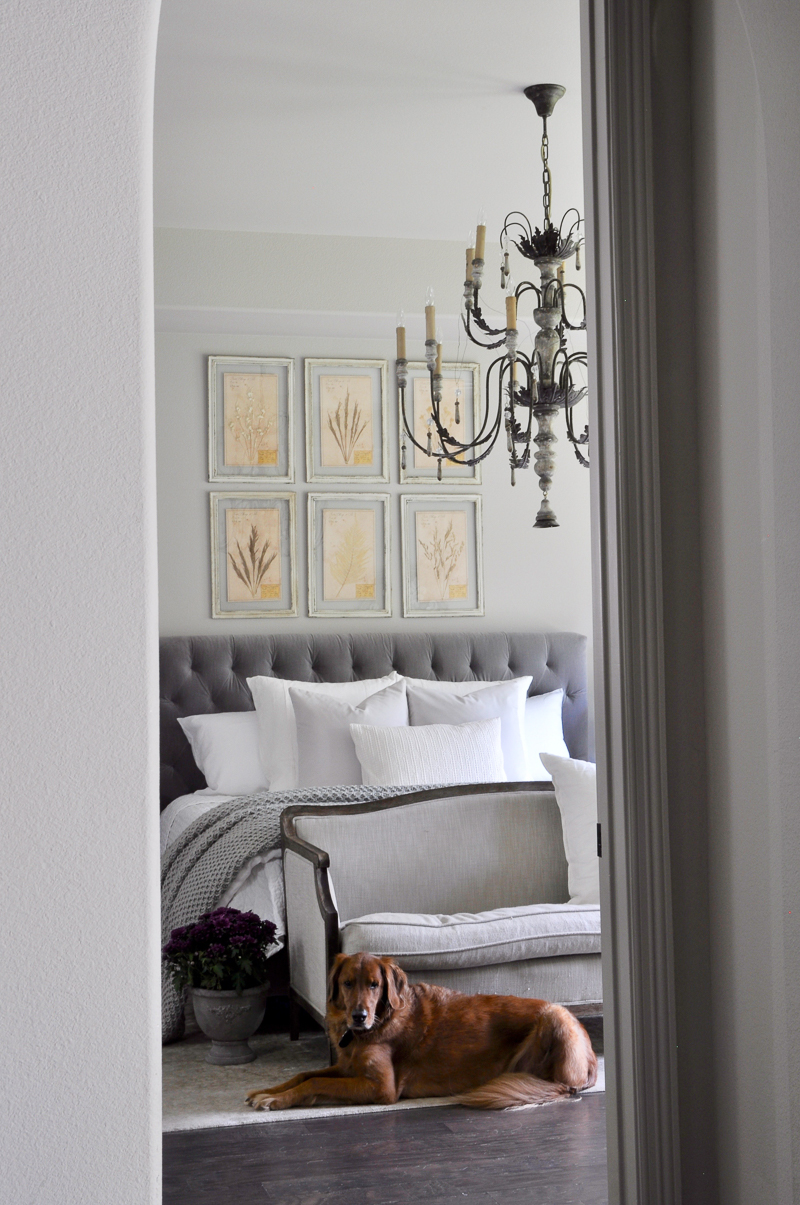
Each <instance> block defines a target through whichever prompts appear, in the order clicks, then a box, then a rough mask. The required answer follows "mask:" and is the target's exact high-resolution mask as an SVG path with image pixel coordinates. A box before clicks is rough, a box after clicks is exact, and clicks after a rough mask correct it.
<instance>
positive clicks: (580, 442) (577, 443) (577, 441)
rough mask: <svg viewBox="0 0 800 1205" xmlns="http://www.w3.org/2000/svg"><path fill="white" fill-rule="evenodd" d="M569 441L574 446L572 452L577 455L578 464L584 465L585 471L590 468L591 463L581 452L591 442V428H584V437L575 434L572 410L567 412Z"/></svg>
mask: <svg viewBox="0 0 800 1205" xmlns="http://www.w3.org/2000/svg"><path fill="white" fill-rule="evenodd" d="M567 439H568V440H569V442H570V443H571V444H572V450H573V452H574V453H575V458H576V460H577V461H578V464H581V465H583V467H584V468H585V469H588V468H589V461H588V460H587V459H586V457H585V456H584V455H583V453H582V452H581V451H580V449H581V448H582V447H585V445H586V444H588V442H589V427H588V425H587V426H586V427H584V429H583V434H582V435H576V434H575V428H574V426H573V423H572V409H571V408H570V409H568V410H567Z"/></svg>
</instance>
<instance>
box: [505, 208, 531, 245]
mask: <svg viewBox="0 0 800 1205" xmlns="http://www.w3.org/2000/svg"><path fill="white" fill-rule="evenodd" d="M510 218H522V219H523V220H522V221H521V222H512V221H509V219H510ZM515 226H519V228H520V230H522V231H524V232H525V234H526V236H527V238H528V240H529V241H530V240H531V239H532V238H533V227H532V226H531V223H530V219H529V218H528V216H527V214H524V213H523V212H522V210H521V209H512V210H511V213H508V214H506V220H505V221H504V222H503V229H502V231H501V232H500V237H501V239H502V236H503V235H504V234H508V233H509V231H511V230H513V228H514V227H515Z"/></svg>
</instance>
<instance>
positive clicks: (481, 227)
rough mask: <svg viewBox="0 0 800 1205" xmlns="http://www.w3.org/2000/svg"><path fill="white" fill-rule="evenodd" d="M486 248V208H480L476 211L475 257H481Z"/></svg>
mask: <svg viewBox="0 0 800 1205" xmlns="http://www.w3.org/2000/svg"><path fill="white" fill-rule="evenodd" d="M485 249H486V210H485V209H481V210H480V212H479V213H478V225H477V229H476V231H475V258H476V259H483V253H484V251H485Z"/></svg>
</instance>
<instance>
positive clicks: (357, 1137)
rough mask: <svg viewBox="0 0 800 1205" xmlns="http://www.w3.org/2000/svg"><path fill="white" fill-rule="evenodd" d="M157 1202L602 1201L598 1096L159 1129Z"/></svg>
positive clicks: (591, 1204)
mask: <svg viewBox="0 0 800 1205" xmlns="http://www.w3.org/2000/svg"><path fill="white" fill-rule="evenodd" d="M163 1200H164V1205H227V1203H228V1202H234V1203H235V1205H354V1202H357V1205H395V1202H397V1203H402V1205H414V1203H415V1202H420V1203H424V1205H455V1203H456V1202H458V1205H464V1203H465V1202H466V1203H469V1202H498V1203H499V1202H503V1203H504V1205H523V1203H524V1205H606V1203H607V1201H608V1188H607V1183H606V1127H605V1096H604V1095H602V1094H599V1095H596V1096H585V1097H583V1099H581V1100H579V1101H575V1102H572V1101H560V1102H558V1103H557V1104H554V1105H548V1106H546V1107H544V1108H540V1109H530V1110H526V1111H523V1112H511V1113H478V1112H476V1111H473V1110H469V1109H459V1108H452V1109H422V1110H419V1111H415V1110H409V1111H407V1112H399V1113H382V1114H374V1115H372V1116H369V1115H365V1114H363V1113H362V1114H357V1115H355V1116H353V1117H352V1118H351V1117H332V1118H329V1119H327V1120H319V1121H316V1120H314V1121H309V1122H300V1121H279V1122H266V1123H264V1125H248V1126H233V1127H230V1128H227V1129H217V1130H190V1131H185V1132H182V1133H176V1134H165V1135H164V1196H163Z"/></svg>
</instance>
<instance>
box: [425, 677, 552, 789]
mask: <svg viewBox="0 0 800 1205" xmlns="http://www.w3.org/2000/svg"><path fill="white" fill-rule="evenodd" d="M530 682H531V679H530V678H513V679H511V680H510V681H508V682H497V683H496V684H495V685H494V686H481V687H478V688H477V689H476V690H472V691H470V692H469V693H465V694H461V693H458V694H456V693H455V692H453V691H441V690H439V689H438V684H437V683H435V682H425V683H422V684H420V685H414V684H413V683H410V682H409V683H408V716H409V720H410V722H411V724H412V726H414V727H416V726H417V725H421V724H467V723H469V722H471V721H472V720H491V719H494V718H497V719H499V720H500V743H501V745H502V747H503V761H504V763H505V772H506V778H507V780H508V781H509V782H526V781H527V780H528V778H529V777H530V775H529V773H528V758H527V756H526V752H525V742H524V740H523V736H522V724H521V722H520V721H521V718H522V716H523V714H524V712H523V710H522V708H523V707H524V701H525V693H526V691H527V689H528V687H529V686H530Z"/></svg>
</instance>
